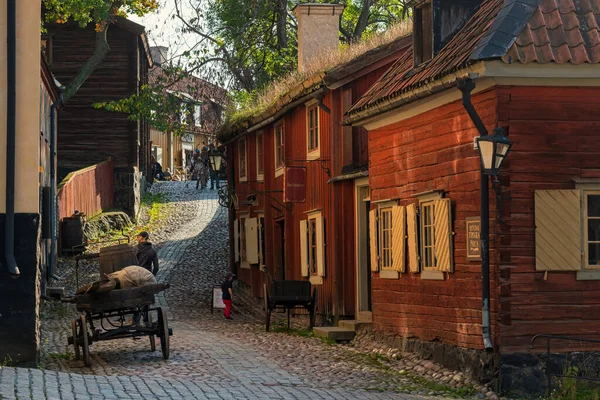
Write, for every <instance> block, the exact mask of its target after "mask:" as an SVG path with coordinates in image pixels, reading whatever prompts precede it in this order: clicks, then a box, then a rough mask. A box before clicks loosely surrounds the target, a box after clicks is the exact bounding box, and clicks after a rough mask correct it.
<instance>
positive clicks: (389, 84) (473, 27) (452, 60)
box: [349, 0, 504, 113]
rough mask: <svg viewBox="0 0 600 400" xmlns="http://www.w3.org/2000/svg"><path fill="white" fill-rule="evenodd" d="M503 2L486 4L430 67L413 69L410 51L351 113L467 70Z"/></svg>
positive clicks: (496, 0)
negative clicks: (466, 67) (449, 74)
mask: <svg viewBox="0 0 600 400" xmlns="http://www.w3.org/2000/svg"><path fill="white" fill-rule="evenodd" d="M503 3H504V0H488V1H485V2H484V3H483V4H482V5H481V7H480V8H479V9H478V10H477V11H476V12H475V14H474V15H473V16H472V17H471V19H469V21H468V22H467V23H466V24H465V25H464V26H463V28H462V29H461V30H460V31H459V32H458V33H457V34H456V35H455V36H454V37H453V38H452V40H450V42H449V43H448V44H447V45H446V46H444V47H443V48H442V49H441V50H440V52H439V53H438V54H437V55H436V56H435V57H434V58H433V59H432V60H430V61H429V62H428V63H427V64H425V65H423V66H419V67H418V68H416V69H414V70H413V56H412V50H411V51H407V52H406V53H405V55H404V56H402V58H400V59H399V60H398V61H396V63H395V64H394V65H393V66H392V67H391V68H390V70H388V71H387V72H386V73H385V75H383V76H382V77H381V78H380V79H379V81H377V82H376V83H375V84H374V85H373V86H372V87H371V89H369V91H368V92H367V93H365V94H364V96H363V97H361V98H360V99H359V101H358V102H357V103H356V104H355V105H354V106H353V107H352V108H351V109H350V111H349V113H353V112H357V111H360V110H362V109H365V108H369V107H371V106H373V105H375V104H377V103H379V102H382V101H385V100H388V99H390V98H393V97H396V96H398V95H400V94H402V93H403V92H406V91H408V90H410V89H413V88H415V87H418V86H422V85H424V84H426V83H427V82H428V81H430V80H434V79H437V78H440V77H442V76H444V75H446V74H448V73H451V72H452V71H455V70H458V69H460V68H462V67H464V66H465V65H466V64H468V63H469V62H470V59H469V56H470V55H471V53H472V52H473V50H474V49H475V47H476V46H477V44H478V43H479V40H480V39H481V38H482V37H483V35H484V34H485V33H486V30H487V28H488V27H489V26H490V24H491V23H492V22H493V21H494V17H495V16H496V15H497V14H498V11H500V9H501V8H502V5H503Z"/></svg>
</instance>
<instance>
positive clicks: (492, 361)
mask: <svg viewBox="0 0 600 400" xmlns="http://www.w3.org/2000/svg"><path fill="white" fill-rule="evenodd" d="M373 336H374V337H375V339H376V340H377V341H380V342H383V343H386V344H388V345H389V346H390V347H394V348H397V349H400V350H401V351H402V352H407V353H415V354H418V355H419V357H421V358H422V359H424V360H431V361H434V362H435V363H437V364H439V365H441V366H443V367H445V368H448V369H451V370H455V371H460V372H462V373H464V374H465V376H467V377H469V378H471V379H473V380H475V381H478V382H481V383H483V384H488V383H489V384H491V386H492V387H495V386H496V383H497V382H496V381H497V371H498V369H499V367H500V359H499V356H498V355H497V354H496V353H490V352H486V351H483V350H472V349H464V348H462V347H458V346H452V345H448V344H444V343H440V342H425V341H421V340H419V339H415V338H404V337H401V336H389V335H383V334H381V333H377V332H374V333H373Z"/></svg>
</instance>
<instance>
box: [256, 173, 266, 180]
mask: <svg viewBox="0 0 600 400" xmlns="http://www.w3.org/2000/svg"><path fill="white" fill-rule="evenodd" d="M264 180H265V176H264V175H258V174H257V175H256V181H257V182H263V181H264Z"/></svg>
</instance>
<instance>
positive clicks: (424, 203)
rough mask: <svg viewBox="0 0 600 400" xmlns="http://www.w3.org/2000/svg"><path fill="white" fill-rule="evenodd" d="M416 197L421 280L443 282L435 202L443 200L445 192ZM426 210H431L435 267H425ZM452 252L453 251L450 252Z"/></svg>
mask: <svg viewBox="0 0 600 400" xmlns="http://www.w3.org/2000/svg"><path fill="white" fill-rule="evenodd" d="M415 197H417V198H418V200H419V207H418V210H419V214H418V218H417V224H418V226H417V229H418V232H419V264H420V266H421V279H422V280H435V281H441V280H444V279H445V276H444V272H443V271H440V270H439V269H438V266H437V265H436V260H435V254H436V251H435V205H434V202H435V200H438V199H441V198H443V197H444V196H443V191H437V190H435V191H431V192H426V193H423V194H418V195H416V196H415ZM425 208H429V209H430V210H431V224H430V225H431V235H432V241H431V251H432V253H431V254H432V262H433V265H425V247H426V246H425V232H424V222H423V221H424V218H425ZM450 251H451V252H452V250H450Z"/></svg>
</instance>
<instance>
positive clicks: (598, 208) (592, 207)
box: [587, 194, 600, 217]
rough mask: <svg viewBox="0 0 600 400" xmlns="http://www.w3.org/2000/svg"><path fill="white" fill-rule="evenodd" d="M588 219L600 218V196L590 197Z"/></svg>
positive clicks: (588, 199)
mask: <svg viewBox="0 0 600 400" xmlns="http://www.w3.org/2000/svg"><path fill="white" fill-rule="evenodd" d="M587 203H588V207H587V208H588V209H587V214H588V217H600V194H594V195H588V197H587Z"/></svg>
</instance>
